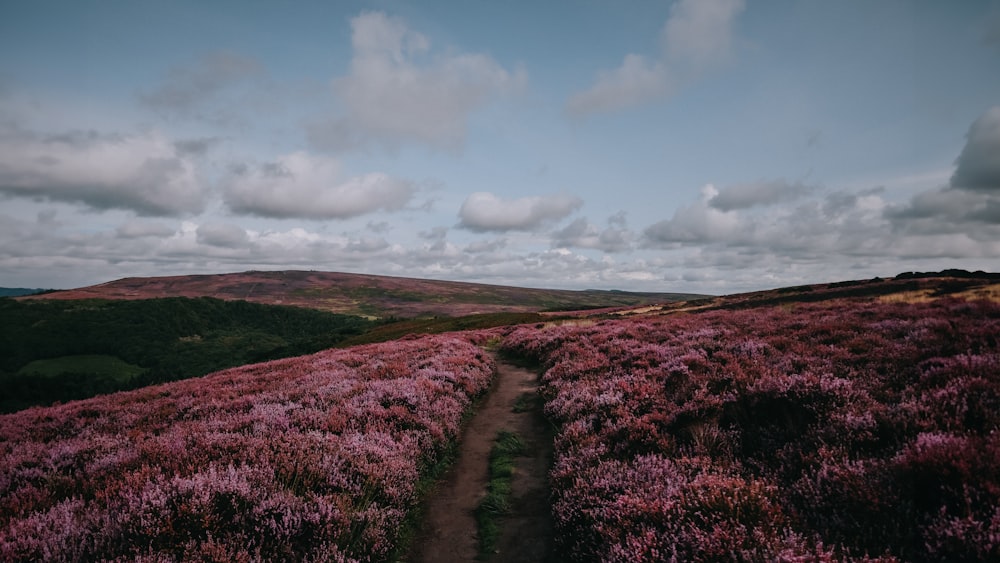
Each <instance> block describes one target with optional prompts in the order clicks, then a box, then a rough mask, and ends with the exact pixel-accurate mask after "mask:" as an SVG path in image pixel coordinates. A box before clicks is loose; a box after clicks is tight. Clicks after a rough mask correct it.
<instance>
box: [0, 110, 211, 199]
mask: <svg viewBox="0 0 1000 563" xmlns="http://www.w3.org/2000/svg"><path fill="white" fill-rule="evenodd" d="M0 192H2V193H6V194H8V195H14V196H23V197H31V198H43V199H48V200H54V201H66V202H73V203H82V204H85V205H87V206H90V207H92V208H94V209H102V210H103V209H130V210H133V211H135V212H137V213H139V214H142V215H180V214H183V213H187V212H197V211H200V210H201V209H202V206H203V203H204V198H205V192H206V190H205V188H204V186H203V185H202V183H201V182H200V181H199V179H198V177H197V174H196V169H195V164H194V161H193V160H192V158H191V157H190V156H189V155H187V154H185V153H183V152H182V151H179V150H178V148H177V147H176V145H175V144H174V143H172V142H170V141H169V140H168V139H167V138H165V137H164V136H163V135H162V134H160V133H158V132H155V131H151V132H144V133H138V134H130V135H119V134H105V133H98V132H95V131H72V132H68V133H64V134H60V135H41V134H36V133H32V132H28V131H23V130H20V129H8V130H4V131H0Z"/></svg>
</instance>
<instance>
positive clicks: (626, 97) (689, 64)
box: [566, 0, 744, 116]
mask: <svg viewBox="0 0 1000 563" xmlns="http://www.w3.org/2000/svg"><path fill="white" fill-rule="evenodd" d="M743 7H744V5H743V0H680V1H678V2H677V3H676V4H674V5H673V6H672V7H671V9H670V17H669V18H668V19H667V22H666V23H665V24H664V26H663V31H662V32H661V34H660V42H661V44H662V49H663V52H662V53H661V54H660V56H658V57H655V58H649V57H645V56H643V55H638V54H634V53H629V54H627V55H625V57H624V59H623V60H622V64H621V65H620V66H618V67H617V68H615V69H613V70H601V71H599V72H598V74H597V78H596V80H595V81H594V84H593V85H592V86H591V87H590V88H588V89H586V90H584V91H582V92H578V93H577V94H574V95H573V96H571V97H570V99H569V101H568V102H567V105H566V109H567V110H568V111H569V113H570V114H571V115H575V116H586V115H590V114H593V113H599V112H607V111H617V110H621V109H625V108H629V107H635V106H638V105H642V104H645V103H648V102H651V101H655V100H658V99H662V98H665V97H666V96H668V95H670V94H672V93H673V92H674V91H675V90H676V89H677V88H678V87H680V86H681V85H683V84H685V83H688V82H690V81H691V80H694V79H696V78H697V77H698V75H699V74H701V73H702V72H704V71H705V70H707V69H709V68H711V67H713V66H715V65H717V64H719V63H720V62H723V61H725V60H726V58H727V57H728V56H729V52H730V49H731V44H732V41H733V39H732V34H733V31H732V27H733V22H734V20H735V19H736V16H738V15H739V14H740V12H742V11H743Z"/></svg>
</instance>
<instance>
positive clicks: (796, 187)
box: [708, 179, 813, 211]
mask: <svg viewBox="0 0 1000 563" xmlns="http://www.w3.org/2000/svg"><path fill="white" fill-rule="evenodd" d="M812 190H813V188H811V187H809V186H805V185H803V184H801V183H794V184H790V183H788V182H787V181H785V180H783V179H782V180H774V181H770V182H756V183H751V184H737V185H735V186H731V187H728V188H725V189H723V190H720V191H719V193H717V194H716V195H715V196H713V197H712V199H710V200H709V201H708V204H709V205H710V206H712V207H714V208H716V209H719V210H721V211H732V210H734V209H747V208H750V207H755V206H763V205H771V204H775V203H782V202H785V201H790V200H792V199H796V198H798V197H801V196H803V195H805V194H807V193H809V192H811V191H812Z"/></svg>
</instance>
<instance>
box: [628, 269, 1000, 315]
mask: <svg viewBox="0 0 1000 563" xmlns="http://www.w3.org/2000/svg"><path fill="white" fill-rule="evenodd" d="M939 297H957V298H961V299H970V300H976V299H986V300H992V301H1000V273H991V272H982V271H976V272H969V271H966V270H954V269H953V270H943V271H941V272H904V273H901V274H899V275H897V276H895V277H893V278H873V279H867V280H848V281H839V282H831V283H817V284H811V285H798V286H792V287H781V288H777V289H768V290H764V291H753V292H750V293H735V294H732V295H721V296H717V297H704V298H701V299H689V300H686V301H684V302H674V303H666V304H662V305H652V306H648V307H638V308H635V309H631V310H620V311H617V312H615V313H614V314H617V315H623V316H627V315H645V314H654V315H657V314H672V313H690V312H694V311H709V310H713V309H750V308H754V307H768V306H775V305H792V304H794V303H811V302H817V301H828V300H832V299H844V298H860V299H880V300H883V301H896V302H918V301H929V300H933V299H936V298H939Z"/></svg>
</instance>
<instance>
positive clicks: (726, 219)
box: [645, 184, 746, 246]
mask: <svg viewBox="0 0 1000 563" xmlns="http://www.w3.org/2000/svg"><path fill="white" fill-rule="evenodd" d="M718 195H719V191H718V190H717V189H716V188H715V186H713V185H711V184H707V185H705V186H704V187H702V189H701V198H700V200H699V201H698V202H697V203H694V204H692V205H689V206H687V207H680V208H678V209H677V211H675V212H674V215H673V217H671V218H670V219H667V220H664V221H660V222H658V223H656V224H654V225H651V226H650V227H648V228H647V229H646V231H645V237H646V240H647V242H649V243H651V244H652V245H653V246H658V245H662V244H672V243H695V242H697V243H704V242H716V241H732V240H736V239H737V238H738V237H739V234H740V233H741V232H742V231H744V230H745V229H746V225H745V224H744V222H743V220H742V219H741V217H740V216H739V215H738V214H737V213H735V212H732V211H723V210H720V209H717V208H715V207H712V206H711V202H712V200H713V199H715V198H716V197H718Z"/></svg>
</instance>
